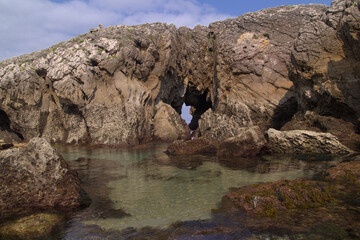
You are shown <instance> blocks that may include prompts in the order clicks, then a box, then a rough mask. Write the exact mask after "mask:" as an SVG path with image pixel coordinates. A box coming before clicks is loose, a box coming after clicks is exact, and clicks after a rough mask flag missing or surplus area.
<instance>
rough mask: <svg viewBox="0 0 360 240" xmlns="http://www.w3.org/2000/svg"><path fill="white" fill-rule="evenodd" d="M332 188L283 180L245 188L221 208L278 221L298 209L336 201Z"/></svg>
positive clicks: (324, 185)
mask: <svg viewBox="0 0 360 240" xmlns="http://www.w3.org/2000/svg"><path fill="white" fill-rule="evenodd" d="M331 191H332V190H331V187H330V185H329V184H325V183H318V182H315V181H311V180H308V179H295V180H280V181H278V182H273V183H263V184H254V185H251V186H245V187H241V188H239V189H237V190H235V191H233V192H230V193H228V194H226V195H225V196H224V197H223V198H222V200H221V205H222V207H223V208H224V209H226V210H227V211H242V212H245V213H246V214H249V215H253V216H254V215H258V216H266V217H275V216H276V215H278V214H279V212H281V211H286V210H290V209H294V208H298V209H304V208H314V207H321V206H325V204H326V203H328V202H331V201H334V199H333V196H332V192H331Z"/></svg>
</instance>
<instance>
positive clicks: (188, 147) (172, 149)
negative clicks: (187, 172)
mask: <svg viewBox="0 0 360 240" xmlns="http://www.w3.org/2000/svg"><path fill="white" fill-rule="evenodd" d="M218 148H219V144H218V143H217V142H215V141H212V140H209V139H206V138H202V137H201V138H196V139H193V140H188V141H186V140H177V141H175V142H173V143H171V144H170V145H169V146H168V148H167V150H166V153H168V154H169V155H193V154H216V152H217V150H218Z"/></svg>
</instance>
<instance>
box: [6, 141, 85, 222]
mask: <svg viewBox="0 0 360 240" xmlns="http://www.w3.org/2000/svg"><path fill="white" fill-rule="evenodd" d="M0 188H1V191H0V217H8V216H11V215H13V214H18V213H23V212H28V211H34V210H37V209H49V208H51V209H53V208H59V209H61V208H62V209H65V210H71V209H76V208H79V207H81V206H82V205H83V204H86V201H85V200H86V197H85V193H84V192H83V191H82V189H81V187H80V180H79V178H78V177H77V175H76V174H75V173H74V172H73V171H71V170H70V169H69V168H68V165H67V163H66V162H65V160H63V159H62V157H61V156H59V155H58V154H57V153H56V151H55V150H54V149H53V148H52V147H51V146H50V144H49V143H48V142H47V141H46V140H45V139H43V138H33V139H31V140H30V142H29V143H28V144H27V145H26V146H25V147H19V148H11V149H8V150H3V151H0Z"/></svg>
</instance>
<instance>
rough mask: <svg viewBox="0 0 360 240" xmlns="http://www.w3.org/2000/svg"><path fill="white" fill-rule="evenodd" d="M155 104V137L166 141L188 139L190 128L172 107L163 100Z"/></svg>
mask: <svg viewBox="0 0 360 240" xmlns="http://www.w3.org/2000/svg"><path fill="white" fill-rule="evenodd" d="M156 106H157V107H156V114H155V117H154V137H155V138H158V139H160V140H162V141H166V142H172V141H175V140H178V139H190V129H189V128H188V126H187V124H186V122H185V120H184V119H182V118H181V117H180V115H179V114H178V113H177V112H176V111H175V109H174V108H172V107H171V106H170V105H168V104H166V103H163V102H161V103H159V104H158V105H156Z"/></svg>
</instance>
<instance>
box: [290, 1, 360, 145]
mask: <svg viewBox="0 0 360 240" xmlns="http://www.w3.org/2000/svg"><path fill="white" fill-rule="evenodd" d="M359 22H360V11H359V4H358V3H356V1H345V0H335V1H333V3H332V4H331V6H330V7H329V8H328V9H327V11H326V12H325V13H324V14H323V15H322V18H321V20H319V21H314V22H309V23H307V24H305V25H304V26H303V27H302V28H301V29H300V31H299V35H298V37H297V38H296V41H295V45H294V50H293V52H292V67H291V68H290V78H291V79H292V80H293V82H294V86H295V92H296V99H297V102H298V108H299V114H300V115H302V114H304V113H305V112H306V111H311V112H314V114H315V115H319V116H326V117H329V116H330V117H333V118H336V119H340V120H342V121H344V122H348V123H351V124H353V125H354V128H353V129H351V127H350V128H349V127H345V128H347V129H349V130H350V131H347V133H346V132H345V133H344V135H355V132H357V135H359V134H358V133H359V131H358V130H356V126H357V125H358V117H359V116H360V105H359V101H358V100H359V99H360V71H359V69H360V68H359V66H360V58H359V56H360V52H359V49H360V41H359V39H360V38H359V36H360V26H359ZM301 120H302V119H301V118H300V121H301ZM331 125H333V127H335V128H338V127H337V126H336V125H337V124H336V123H335V121H334V123H332V124H331ZM327 128H328V127H327ZM328 131H329V132H331V133H333V134H334V135H337V136H338V134H336V132H339V131H338V129H335V131H333V130H332V129H330V128H328ZM338 137H339V138H341V137H340V136H338ZM354 137H355V136H354ZM356 138H357V139H359V136H357V137H356ZM345 142H349V141H348V139H345ZM345 142H344V143H345Z"/></svg>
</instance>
